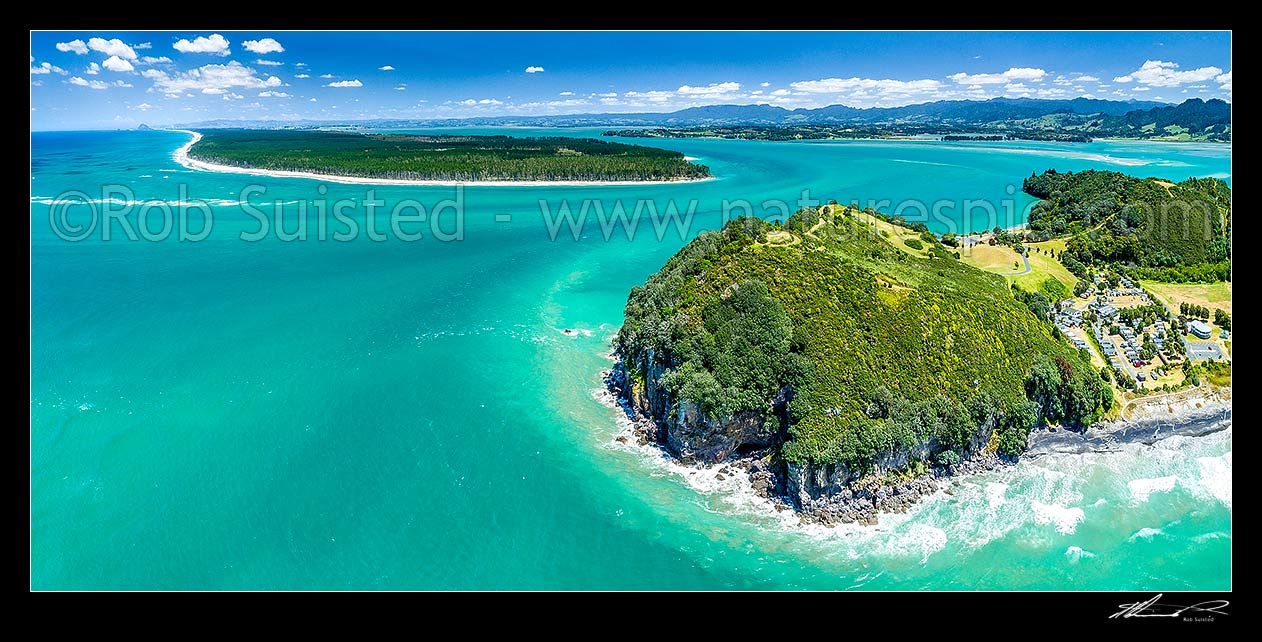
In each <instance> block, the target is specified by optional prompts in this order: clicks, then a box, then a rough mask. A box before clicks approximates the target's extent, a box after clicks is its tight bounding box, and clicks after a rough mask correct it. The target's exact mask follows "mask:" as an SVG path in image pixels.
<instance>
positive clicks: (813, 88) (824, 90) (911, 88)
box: [771, 78, 942, 96]
mask: <svg viewBox="0 0 1262 642" xmlns="http://www.w3.org/2000/svg"><path fill="white" fill-rule="evenodd" d="M789 86H790V87H792V88H793V89H795V90H797V91H804V92H807V93H811V94H839V93H844V92H852V91H856V90H861V91H868V92H870V91H876V92H878V93H883V94H911V93H918V92H930V91H934V90H936V89H938V88H939V87H941V86H942V83H940V82H938V81H936V80H930V79H924V80H891V79H889V78H885V79H882V80H876V79H873V78H825V79H823V80H803V81H798V82H794V83H789ZM781 91H783V90H781V89H777V90H776V91H773V92H771V93H772V95H775V96H783V95H785V94H781V93H779V92H781Z"/></svg>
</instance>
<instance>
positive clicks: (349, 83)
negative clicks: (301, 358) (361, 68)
mask: <svg viewBox="0 0 1262 642" xmlns="http://www.w3.org/2000/svg"><path fill="white" fill-rule="evenodd" d="M363 86H364V83H362V82H359V79H358V78H355V79H352V80H338V81H336V82H331V83H329V84H327V85H325V87H363Z"/></svg>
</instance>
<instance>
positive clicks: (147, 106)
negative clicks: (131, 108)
mask: <svg viewBox="0 0 1262 642" xmlns="http://www.w3.org/2000/svg"><path fill="white" fill-rule="evenodd" d="M136 109H139V110H140V111H148V110H150V109H153V105H150V104H149V103H140V104H139V105H136Z"/></svg>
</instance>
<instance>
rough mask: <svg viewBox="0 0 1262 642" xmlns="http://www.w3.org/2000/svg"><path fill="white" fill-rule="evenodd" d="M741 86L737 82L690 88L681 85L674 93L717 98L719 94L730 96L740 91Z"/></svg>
mask: <svg viewBox="0 0 1262 642" xmlns="http://www.w3.org/2000/svg"><path fill="white" fill-rule="evenodd" d="M740 88H741V84H740V83H738V82H720V83H714V84H711V85H706V86H704V87H690V86H688V85H683V86H681V87H680V88H679V89H676V90H675V91H676V92H678V93H680V94H691V95H694V96H717V95H720V94H730V93H732V92H734V91H740Z"/></svg>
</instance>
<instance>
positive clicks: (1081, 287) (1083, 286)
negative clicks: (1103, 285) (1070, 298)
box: [1074, 279, 1091, 296]
mask: <svg viewBox="0 0 1262 642" xmlns="http://www.w3.org/2000/svg"><path fill="white" fill-rule="evenodd" d="M1089 289H1091V286H1090V285H1089V284H1088V283H1087V280H1086V279H1078V282H1077V283H1074V296H1086V294H1087V290H1089Z"/></svg>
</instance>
